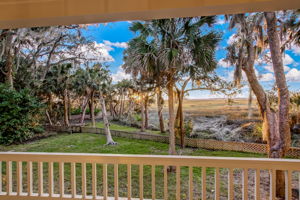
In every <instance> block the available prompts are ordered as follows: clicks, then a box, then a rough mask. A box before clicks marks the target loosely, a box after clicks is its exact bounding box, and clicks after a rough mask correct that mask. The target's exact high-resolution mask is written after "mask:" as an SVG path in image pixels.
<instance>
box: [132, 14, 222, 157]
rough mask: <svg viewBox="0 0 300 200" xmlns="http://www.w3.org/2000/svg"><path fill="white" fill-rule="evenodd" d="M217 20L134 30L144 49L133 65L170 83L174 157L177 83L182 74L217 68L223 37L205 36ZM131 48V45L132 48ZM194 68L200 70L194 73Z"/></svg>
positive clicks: (171, 151)
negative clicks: (218, 47) (217, 52)
mask: <svg viewBox="0 0 300 200" xmlns="http://www.w3.org/2000/svg"><path fill="white" fill-rule="evenodd" d="M214 20H215V18H214V17H200V18H177V19H162V20H153V21H147V22H145V23H140V22H136V23H134V24H133V25H132V27H131V30H133V31H135V32H139V33H140V36H139V37H137V38H135V39H134V40H132V42H138V44H141V45H136V46H142V47H143V48H140V50H139V52H136V51H135V49H137V48H133V49H132V52H135V53H132V54H131V55H132V56H133V58H132V59H131V61H132V62H131V63H130V62H129V63H130V64H131V66H132V63H138V64H136V67H141V66H143V72H144V74H146V75H148V77H149V74H150V77H153V75H155V76H159V77H163V80H165V81H166V88H167V93H168V108H169V134H170V142H169V144H170V145H169V154H171V155H175V154H176V149H175V109H174V98H175V97H174V88H175V85H176V81H177V79H178V76H179V75H180V72H182V71H185V72H187V73H188V74H190V73H189V72H195V71H196V73H202V74H203V73H207V72H209V71H211V70H213V69H214V68H215V66H216V64H215V61H214V53H215V47H216V44H217V42H218V41H219V36H218V34H216V33H214V32H209V33H207V34H203V33H202V32H201V27H202V26H203V25H212V24H213V23H214ZM207 39H210V40H207ZM139 41H143V42H139ZM208 41H212V42H211V43H209V42H208ZM130 46H131V45H130V43H129V48H130ZM132 46H134V45H132ZM136 46H135V47H136ZM150 47H151V48H150ZM152 47H155V48H152ZM127 57H128V58H130V57H129V56H127ZM136 61H138V62H136ZM141 63H142V65H141ZM128 66H130V65H128ZM191 66H197V67H195V68H193V69H191V68H192V67H191ZM196 73H195V74H196ZM190 75H191V74H190ZM145 77H147V76H145Z"/></svg>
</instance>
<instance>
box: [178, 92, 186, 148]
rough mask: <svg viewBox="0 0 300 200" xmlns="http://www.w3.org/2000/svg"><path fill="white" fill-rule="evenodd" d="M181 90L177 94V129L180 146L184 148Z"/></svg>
mask: <svg viewBox="0 0 300 200" xmlns="http://www.w3.org/2000/svg"><path fill="white" fill-rule="evenodd" d="M182 106H183V92H180V93H179V96H178V109H179V130H180V146H181V148H184V137H185V132H184V118H183V108H182Z"/></svg>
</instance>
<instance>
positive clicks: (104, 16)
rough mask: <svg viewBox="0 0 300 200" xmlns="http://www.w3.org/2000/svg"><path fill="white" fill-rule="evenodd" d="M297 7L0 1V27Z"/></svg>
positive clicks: (206, 0)
mask: <svg viewBox="0 0 300 200" xmlns="http://www.w3.org/2000/svg"><path fill="white" fill-rule="evenodd" d="M296 8H300V1H299V0H0V28H1V29H3V28H19V27H30V26H49V25H67V24H86V23H98V22H111V21H122V20H138V19H139V20H146V19H156V18H170V17H187V16H200V15H202V16H203V15H217V14H225V13H226V14H232V13H242V12H254V11H271V10H284V9H296Z"/></svg>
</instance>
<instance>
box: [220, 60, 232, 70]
mask: <svg viewBox="0 0 300 200" xmlns="http://www.w3.org/2000/svg"><path fill="white" fill-rule="evenodd" d="M218 65H219V66H221V67H224V68H229V67H231V65H230V64H229V63H228V62H226V61H225V60H224V58H222V59H221V60H219V62H218Z"/></svg>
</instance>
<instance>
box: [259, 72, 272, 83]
mask: <svg viewBox="0 0 300 200" xmlns="http://www.w3.org/2000/svg"><path fill="white" fill-rule="evenodd" d="M259 80H260V81H263V82H267V81H273V80H274V74H273V73H266V74H260V78H259Z"/></svg>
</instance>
